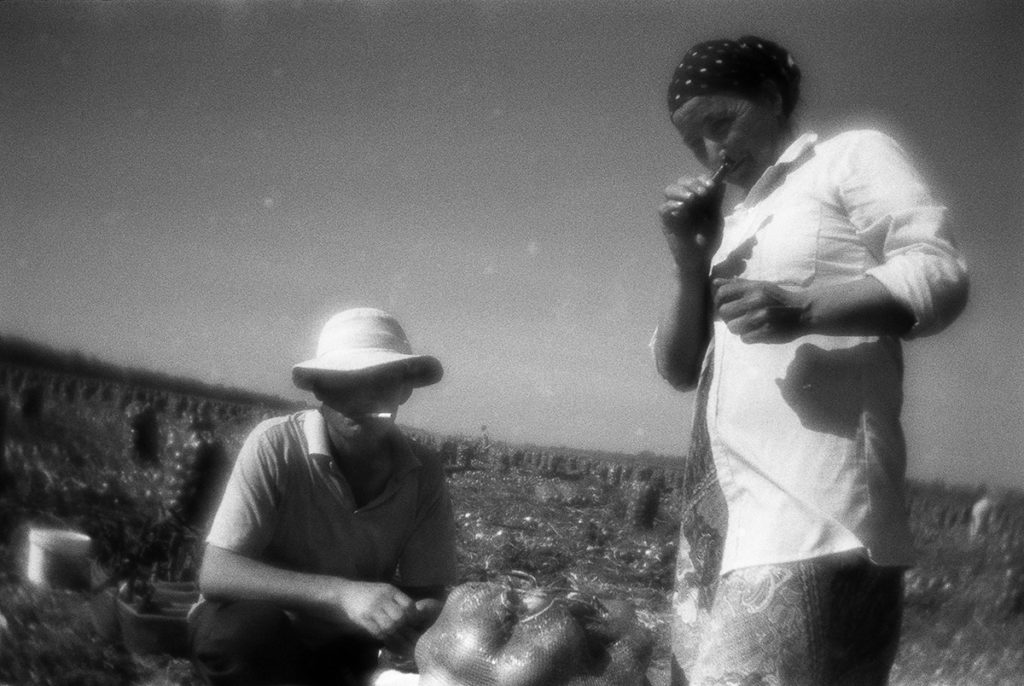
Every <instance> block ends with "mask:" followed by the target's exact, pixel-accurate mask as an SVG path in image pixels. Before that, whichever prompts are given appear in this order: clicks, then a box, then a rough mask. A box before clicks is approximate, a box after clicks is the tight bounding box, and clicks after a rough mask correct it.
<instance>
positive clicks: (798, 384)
mask: <svg viewBox="0 0 1024 686" xmlns="http://www.w3.org/2000/svg"><path fill="white" fill-rule="evenodd" d="M875 346H877V343H873V342H865V343H859V344H857V345H855V346H852V347H849V348H840V349H837V350H826V349H824V348H820V347H818V346H816V345H812V344H810V343H804V344H803V345H801V346H800V347H799V348H797V350H796V354H795V355H794V356H793V361H792V362H790V364H789V368H788V369H787V370H786V376H785V378H782V379H777V380H776V382H775V383H776V384H777V385H778V387H779V391H780V392H781V393H782V398H783V399H784V400H785V401H786V403H787V404H789V406H790V407H792V408H793V410H794V411H795V412H796V414H797V416H798V417H799V418H800V423H801V424H803V426H804V427H805V428H806V429H808V430H810V431H817V432H821V433H828V434H832V435H834V436H839V437H841V438H853V437H854V436H855V435H856V434H857V431H858V428H859V426H860V419H861V413H862V411H863V409H864V407H863V398H864V391H865V389H863V388H862V386H863V385H864V383H865V379H866V371H867V370H866V368H865V365H866V364H867V361H868V360H870V359H871V358H870V354H871V349H872V348H874V347H875Z"/></svg>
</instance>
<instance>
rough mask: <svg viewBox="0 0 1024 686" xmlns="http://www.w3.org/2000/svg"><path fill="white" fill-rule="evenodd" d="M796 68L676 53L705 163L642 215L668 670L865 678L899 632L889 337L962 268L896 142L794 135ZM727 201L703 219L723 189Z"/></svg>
mask: <svg viewBox="0 0 1024 686" xmlns="http://www.w3.org/2000/svg"><path fill="white" fill-rule="evenodd" d="M799 84H800V70H799V69H798V68H797V66H796V65H795V63H794V62H793V59H792V57H791V56H790V55H789V53H788V52H787V51H786V50H784V49H783V48H781V47H779V46H778V45H776V44H774V43H772V42H770V41H767V40H764V39H761V38H757V37H754V36H746V37H743V38H740V39H739V40H738V41H734V40H714V41H709V42H705V43H700V44H698V45H696V46H694V47H693V48H692V49H691V50H689V51H688V52H687V53H686V54H685V56H684V58H683V61H682V63H681V64H680V65H679V67H678V68H677V69H676V72H675V74H674V76H673V80H672V83H671V85H670V87H669V93H668V96H669V97H668V102H669V110H670V113H671V118H672V123H673V125H674V126H675V127H676V129H678V131H679V133H680V134H682V137H683V142H684V143H685V144H686V146H687V147H688V148H689V149H690V150H691V151H692V152H693V154H694V155H695V156H696V158H697V159H698V160H699V161H700V162H701V163H702V164H703V165H704V166H705V167H707V169H708V170H709V172H714V173H713V174H712V175H710V176H703V177H698V178H684V179H680V180H679V181H678V182H676V183H674V184H672V185H670V186H669V187H668V188H667V189H666V192H665V195H666V201H665V203H664V204H663V205H662V206H661V208H660V213H661V219H662V225H663V231H664V234H665V237H666V239H667V241H668V245H669V249H670V252H671V254H672V257H673V259H674V261H675V265H676V273H677V285H676V288H675V292H674V294H673V299H672V301H671V305H670V306H669V308H668V310H667V311H666V312H665V314H664V316H663V317H662V320H661V322H660V324H659V326H658V330H657V332H656V334H655V336H654V339H653V342H652V346H653V348H654V351H655V357H656V360H657V365H658V370H659V372H660V374H661V375H662V376H663V377H664V378H665V379H666V380H667V381H668V382H669V383H670V384H672V385H673V386H674V387H676V388H678V389H680V390H689V389H692V388H694V387H695V386H696V387H697V388H698V393H697V403H696V405H695V417H694V427H693V431H694V435H693V440H692V442H691V449H690V455H689V457H688V460H687V466H686V479H685V487H684V490H685V496H684V497H685V498H686V502H685V509H684V518H683V527H682V528H683V540H682V545H681V546H680V557H679V563H678V570H677V587H676V594H675V601H674V602H675V617H674V623H673V657H674V659H673V684H675V685H679V684H686V683H689V684H693V685H707V684H773V685H774V684H783V685H795V684H800V685H807V686H812V685H813V686H819V685H822V684H829V685H833V686H834V685H836V684H848V685H850V686H853V685H856V686H866V685H874V684H885V683H886V682H887V680H888V674H889V670H890V668H891V666H892V663H893V660H894V658H895V655H896V650H897V647H898V643H899V632H900V621H901V604H902V595H903V581H902V577H903V569H905V568H906V567H907V566H909V565H911V564H912V562H913V556H912V542H911V537H910V531H909V527H908V518H907V511H906V506H905V503H904V485H905V471H906V470H905V466H906V465H905V461H906V455H905V447H904V440H903V433H902V429H901V426H900V408H901V404H902V378H903V358H902V353H901V347H900V339H910V338H914V337H917V336H923V335H927V334H932V333H935V332H937V331H939V330H941V329H942V328H943V327H945V326H946V325H948V324H949V323H950V322H951V321H952V320H953V319H955V318H956V316H957V315H958V314H959V313H960V311H961V310H962V309H963V307H964V305H965V303H966V301H967V290H968V288H967V274H966V269H965V265H964V261H963V258H962V256H961V254H960V253H959V252H958V250H957V248H956V246H955V244H954V242H953V238H952V237H951V235H950V232H949V228H948V227H947V225H946V221H945V208H944V207H942V206H941V205H940V204H939V203H938V202H937V201H936V200H935V199H934V198H933V197H932V195H931V193H930V191H929V189H928V187H927V186H926V185H925V183H924V181H923V180H922V179H921V177H920V175H919V174H918V173H917V172H916V171H915V169H914V167H913V165H912V164H911V162H910V161H909V160H908V158H907V155H906V154H905V153H904V151H903V150H902V149H901V148H900V147H899V145H898V144H897V143H895V142H894V141H893V140H892V139H891V138H889V137H888V136H886V135H884V134H882V133H879V132H877V131H870V130H859V131H848V132H845V133H841V134H839V135H837V136H835V137H833V138H830V139H828V140H819V139H818V138H817V137H816V136H815V135H814V134H810V133H805V134H803V135H799V136H798V135H796V134H795V132H794V128H793V110H794V106H795V105H796V103H797V100H798V95H799ZM725 183H727V184H729V185H731V186H733V187H735V191H737V192H739V193H740V194H741V195H742V198H743V199H742V202H741V203H740V204H739V205H738V206H736V207H735V208H734V209H733V210H732V211H731V212H729V213H728V215H727V216H725V217H724V218H723V216H722V198H723V194H724V184H725Z"/></svg>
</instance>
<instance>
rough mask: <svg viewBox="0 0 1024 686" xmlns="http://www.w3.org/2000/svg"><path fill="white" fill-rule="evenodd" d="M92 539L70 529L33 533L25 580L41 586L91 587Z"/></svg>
mask: <svg viewBox="0 0 1024 686" xmlns="http://www.w3.org/2000/svg"><path fill="white" fill-rule="evenodd" d="M91 550H92V539H91V538H89V537H88V536H86V535H85V534H83V533H79V532H77V531H70V530H67V529H35V528H32V529H29V530H28V560H27V564H26V566H27V569H26V574H25V576H27V577H28V580H29V581H31V582H32V583H34V584H37V585H39V586H50V587H53V588H69V589H75V590H82V589H86V588H88V587H89V553H90V551H91Z"/></svg>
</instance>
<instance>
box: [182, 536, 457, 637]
mask: <svg viewBox="0 0 1024 686" xmlns="http://www.w3.org/2000/svg"><path fill="white" fill-rule="evenodd" d="M199 588H200V590H201V591H202V593H203V595H204V596H205V597H206V598H208V599H210V600H219V601H224V600H262V601H267V602H271V603H274V604H277V605H280V606H281V607H284V608H286V609H291V610H296V611H299V612H303V613H308V614H309V615H312V616H314V617H318V618H320V619H323V620H326V621H328V622H331V623H333V624H337V625H339V626H344V627H350V628H356V629H359V630H362V631H365V632H366V633H368V634H370V635H371V636H373V637H374V638H377V639H378V640H380V641H382V642H384V643H385V644H386V645H388V647H389V648H392V649H394V650H396V651H399V652H404V651H407V650H409V649H411V647H412V645H413V644H414V643H415V639H416V638H417V637H418V634H419V630H420V628H421V627H422V626H423V625H424V623H425V621H426V620H425V617H424V615H425V614H434V615H435V616H436V614H435V610H436V609H437V608H435V607H434V603H435V602H436V601H419V602H417V601H414V600H413V599H412V598H410V597H409V596H408V595H407V594H406V593H404V592H402V591H401V590H399V589H398V588H396V587H394V586H392V585H390V584H386V583H380V582H369V581H354V580H351V579H344V578H341V577H336V576H328V575H324V574H308V573H303V572H294V571H291V570H287V569H281V568H280V567H275V566H273V565H270V564H267V563H265V562H261V561H259V560H255V559H253V558H250V557H246V556H245V555H241V554H239V553H236V552H232V551H230V550H227V549H225V548H219V547H217V546H214V545H208V546H207V547H206V552H205V555H204V558H203V564H202V568H201V569H200V573H199ZM431 619H433V617H431Z"/></svg>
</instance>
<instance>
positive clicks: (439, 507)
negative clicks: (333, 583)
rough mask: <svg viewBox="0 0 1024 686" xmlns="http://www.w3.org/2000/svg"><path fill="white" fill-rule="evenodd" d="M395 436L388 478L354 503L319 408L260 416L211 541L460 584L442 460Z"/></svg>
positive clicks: (386, 575)
mask: <svg viewBox="0 0 1024 686" xmlns="http://www.w3.org/2000/svg"><path fill="white" fill-rule="evenodd" d="M392 441H393V446H392V447H393V453H394V456H395V470H394V472H393V474H392V476H391V479H390V481H389V482H388V484H387V485H386V487H385V489H384V491H383V492H382V493H381V494H380V495H379V496H378V497H376V498H375V499H373V500H372V501H371V502H369V503H367V504H365V505H363V506H362V507H357V506H356V504H355V501H354V498H353V496H352V492H351V490H350V488H349V486H348V483H347V482H346V480H345V478H344V476H343V475H342V473H341V471H340V470H339V469H338V467H337V465H336V464H335V462H334V459H333V458H332V457H331V454H330V450H329V447H328V446H329V444H328V439H327V430H326V425H325V422H324V419H323V416H322V415H321V414H320V412H319V410H308V411H303V412H299V413H296V414H292V415H290V416H287V417H279V418H276V419H270V420H267V421H265V422H263V423H262V424H260V425H259V426H257V427H256V429H255V430H253V432H252V433H251V434H250V435H249V437H248V438H247V439H246V441H245V444H244V445H243V447H242V449H241V451H240V453H239V456H238V459H237V461H236V462H235V466H234V468H233V471H232V474H231V477H230V479H229V480H228V484H227V487H226V490H225V493H224V497H223V499H222V501H221V505H220V507H219V509H218V511H217V514H216V516H215V517H214V520H213V523H212V525H211V528H210V532H209V535H208V536H207V539H206V540H207V543H209V544H210V545H214V546H217V547H219V548H224V549H227V550H230V551H233V552H236V553H240V554H242V555H246V556H248V557H252V558H254V559H258V560H261V561H263V562H266V563H269V564H273V565H275V566H279V567H282V568H285V569H290V570H293V571H300V572H308V573H316V574H330V575H335V576H340V577H345V578H349V579H355V580H362V581H387V582H394V583H400V584H401V585H404V586H437V585H450V584H452V583H454V581H455V577H456V569H455V534H454V520H453V516H452V506H451V502H450V499H449V496H448V490H447V486H446V484H445V478H444V471H443V469H442V467H441V464H440V462H439V460H438V459H437V457H436V456H435V455H433V454H431V453H430V452H429V451H426V450H420V449H418V448H417V449H415V450H414V447H413V445H412V444H411V443H410V442H409V441H408V440H407V439H406V438H405V437H404V436H403V435H402V434H401V433H400V432H398V431H397V430H396V432H395V433H394V435H393V437H392Z"/></svg>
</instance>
